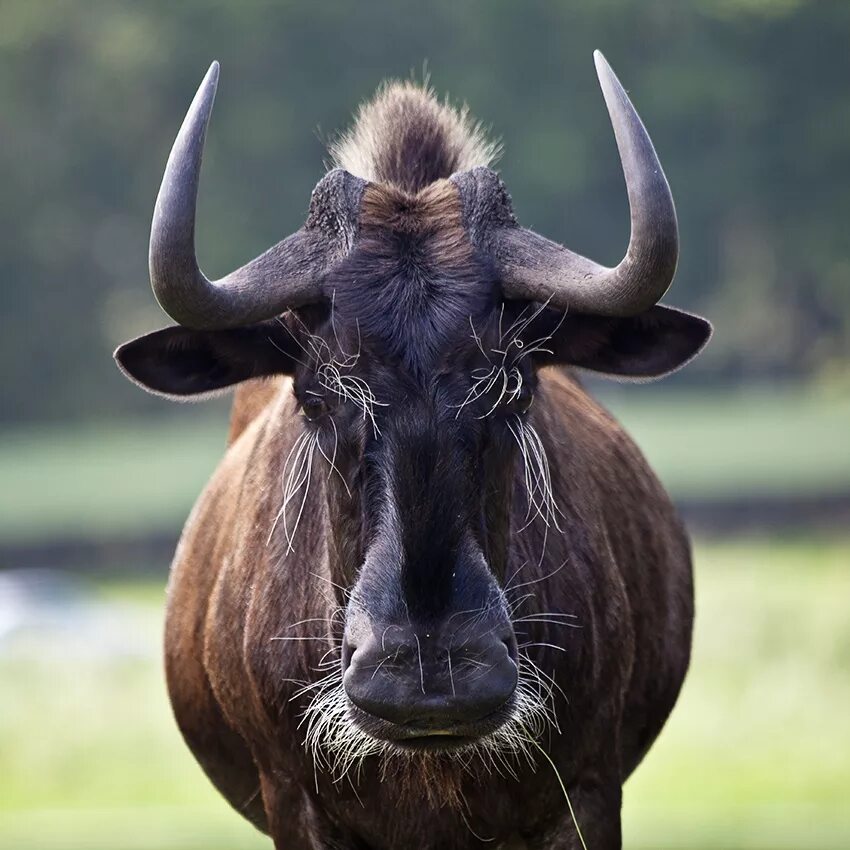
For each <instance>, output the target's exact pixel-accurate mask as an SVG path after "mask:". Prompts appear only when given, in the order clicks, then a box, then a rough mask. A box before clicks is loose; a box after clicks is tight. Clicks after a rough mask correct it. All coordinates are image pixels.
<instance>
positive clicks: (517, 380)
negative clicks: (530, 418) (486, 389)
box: [505, 369, 534, 413]
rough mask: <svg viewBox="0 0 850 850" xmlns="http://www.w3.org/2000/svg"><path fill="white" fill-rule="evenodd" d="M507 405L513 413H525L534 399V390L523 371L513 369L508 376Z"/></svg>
mask: <svg viewBox="0 0 850 850" xmlns="http://www.w3.org/2000/svg"><path fill="white" fill-rule="evenodd" d="M505 400H506V402H507V407H508V408H509V410H510V411H511V413H525V412H526V411H527V410H528V408H529V407H531V402H532V401H533V400H534V390H533V388H532V386H531V384H530V383H529V382H528V381H527V380H523V376H522V373H521V372H520V371H519V370H518V369H513V370H512V371H511V372H510V374H509V376H508V389H507V391H506V392H505Z"/></svg>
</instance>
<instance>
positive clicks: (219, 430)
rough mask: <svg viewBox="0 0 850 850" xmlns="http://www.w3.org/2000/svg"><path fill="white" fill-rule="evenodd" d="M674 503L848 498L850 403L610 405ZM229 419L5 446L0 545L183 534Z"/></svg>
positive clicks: (757, 396)
mask: <svg viewBox="0 0 850 850" xmlns="http://www.w3.org/2000/svg"><path fill="white" fill-rule="evenodd" d="M605 398H606V400H607V402H608V403H609V405H610V407H611V408H612V410H613V411H614V412H615V413H616V414H617V415H618V416H619V417H620V418H621V420H622V421H623V423H624V424H625V425H626V427H627V428H628V429H629V430H630V431H631V433H632V434H633V435H634V436H635V438H636V439H637V440H638V442H639V444H640V445H641V446H642V448H643V449H644V451H645V452H646V454H647V456H648V457H649V459H650V461H651V462H652V463H653V465H654V467H655V468H656V470H657V471H658V473H659V474H660V476H661V478H662V480H664V481H665V483H666V484H667V485H668V487H669V488H670V489H671V491H672V492H673V493H674V495H677V496H718V497H720V496H724V495H728V494H735V495H747V494H750V495H757V494H760V493H775V492H795V493H824V492H833V491H845V492H846V491H850V451H848V448H847V441H848V435H850V397H839V396H826V395H815V394H812V393H803V392H801V391H796V392H792V391H784V392H779V391H773V392H767V391H760V392H756V391H749V392H746V393H744V392H741V393H734V394H733V393H713V394H704V393H701V394H694V393H682V392H681V391H672V390H670V391H666V390H665V389H664V388H663V387H662V388H651V387H622V388H619V389H616V388H615V389H614V390H609V391H608V392H607V394H606V396H605ZM225 433H226V416H225V415H224V414H223V413H222V412H221V411H220V410H217V411H216V412H215V413H214V414H210V413H206V412H205V411H203V410H199V409H197V408H195V409H192V410H190V409H187V408H185V407H184V408H183V409H182V410H179V411H177V412H176V413H174V414H171V418H169V419H166V420H159V421H132V422H116V423H113V424H111V425H109V426H105V425H101V426H97V427H80V426H75V427H67V428H66V427H63V428H61V429H60V428H54V429H27V430H24V431H13V432H8V431H7V432H6V433H4V434H3V435H2V438H0V480H2V481H3V487H2V488H0V540H3V541H18V542H26V541H32V540H41V539H46V538H52V537H56V536H61V535H71V536H74V535H77V536H91V535H98V534H122V533H146V532H149V531H157V530H158V531H163V530H164V531H169V532H170V531H173V530H174V529H176V528H179V526H180V524H181V523H182V521H183V519H184V518H185V516H186V515H187V513H188V512H189V509H190V507H191V505H192V502H193V501H194V499H195V498H196V496H197V495H198V493H199V492H200V490H201V488H202V487H203V484H204V482H205V481H206V479H207V478H208V477H209V474H210V472H211V471H212V469H213V468H214V466H215V464H216V462H217V460H218V458H220V457H221V454H222V452H223V446H224V437H225Z"/></svg>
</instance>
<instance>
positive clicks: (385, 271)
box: [330, 180, 495, 379]
mask: <svg viewBox="0 0 850 850" xmlns="http://www.w3.org/2000/svg"><path fill="white" fill-rule="evenodd" d="M334 278H335V279H334V280H333V281H331V282H330V283H331V285H332V287H333V291H334V303H335V308H336V309H338V311H339V315H340V317H341V319H342V320H343V321H345V322H346V323H349V322H350V323H356V325H357V326H358V328H359V329H360V331H361V332H362V333H363V337H364V340H366V341H368V342H369V343H370V345H372V346H375V347H377V348H378V350H379V353H381V354H382V355H383V356H386V357H387V358H390V359H392V360H394V361H396V362H397V363H398V364H399V365H400V366H402V367H403V368H405V370H406V371H408V372H409V373H411V374H412V375H413V376H414V377H415V378H420V379H421V378H425V377H427V375H428V374H429V373H430V372H432V371H433V370H434V369H435V368H436V367H437V366H438V364H439V363H440V361H442V360H443V359H444V357H445V354H446V353H447V351H448V350H449V349H450V347H451V346H455V345H458V344H460V343H461V341H462V340H464V339H468V338H469V337H470V326H469V323H470V320H472V321H473V322H474V323H476V324H477V323H478V322H480V320H481V318H482V316H483V315H484V314H485V313H486V312H488V311H489V310H490V309H492V306H493V303H494V294H495V285H494V276H493V273H492V270H491V268H490V267H489V264H488V263H487V262H486V261H485V260H484V259H483V258H482V257H480V256H479V255H478V254H477V252H476V251H475V249H474V247H473V246H472V244H471V242H470V240H469V238H468V235H467V233H466V231H465V229H464V226H463V217H462V208H461V200H460V197H459V196H458V192H457V189H456V187H455V186H454V185H453V184H452V183H451V182H449V181H448V180H439V181H437V182H435V183H432V184H430V185H429V186H427V187H426V188H425V189H423V190H422V191H421V192H418V193H415V194H409V193H406V192H404V191H402V190H400V189H398V188H396V187H393V186H388V185H376V184H372V185H369V186H367V187H366V189H365V191H364V193H363V198H362V201H361V207H360V218H359V230H358V236H357V240H356V243H355V248H354V250H353V252H352V253H351V255H349V257H348V259H347V260H346V261H345V262H344V263H343V264H342V266H340V268H339V269H338V270H337V271H336V272H335V273H334Z"/></svg>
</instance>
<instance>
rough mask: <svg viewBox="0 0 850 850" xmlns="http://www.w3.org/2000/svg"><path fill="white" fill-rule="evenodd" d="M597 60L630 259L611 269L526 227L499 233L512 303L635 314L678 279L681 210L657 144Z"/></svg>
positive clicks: (505, 288)
mask: <svg viewBox="0 0 850 850" xmlns="http://www.w3.org/2000/svg"><path fill="white" fill-rule="evenodd" d="M593 58H594V61H595V63H596V73H597V75H598V77H599V83H600V85H601V87H602V93H603V95H604V97H605V103H606V105H607V107H608V114H609V115H610V116H611V124H612V125H613V127H614V136H615V137H616V139H617V147H618V148H619V151H620V160H621V162H622V164H623V174H624V175H625V178H626V189H627V191H628V195H629V207H630V210H631V238H630V239H629V247H628V250H627V251H626V255H625V257H624V258H623V259H622V260H621V261H620V263H619V265H617V266H615V267H614V268H607V267H606V266H602V265H599V264H598V263H595V262H594V261H593V260H589V259H587V258H586V257H582V256H581V255H579V254H575V253H573V252H572V251H569V250H568V249H567V248H564V247H562V246H561V245H558V244H557V243H555V242H552V241H550V240H549V239H546V238H544V237H542V236H539V235H538V234H536V233H534V232H533V231H531V230H526V229H525V228H521V227H507V228H504V229H500V231H499V233H498V235H496V234H493V237H494V238H492V240H491V242H490V249H491V251H492V252H493V255H494V259H495V260H496V264H497V266H498V268H499V272H500V275H501V279H502V292H503V293H504V295H505V297H507V298H523V299H529V300H533V301H539V302H547V303H548V304H550V305H551V306H552V307H556V308H559V309H561V310H567V309H569V310H574V311H576V312H580V313H594V314H597V315H603V316H632V315H636V314H638V313H642V312H643V311H644V310H647V309H649V308H650V307H651V306H652V305H653V304H655V303H656V302H657V301H659V300H660V299H661V297H662V296H663V295H664V293H665V292H666V291H667V289H668V287H669V286H670V284H671V283H672V281H673V276H674V275H675V273H676V263H677V260H678V256H679V232H678V225H677V223H676V209H675V207H674V205H673V197H672V195H671V194H670V187H669V186H668V185H667V179H666V178H665V176H664V172H663V171H662V169H661V163H659V161H658V157H657V155H656V153H655V149H654V148H653V146H652V141H651V140H650V138H649V134H648V133H647V132H646V129H645V128H644V126H643V123H642V122H641V120H640V117H639V116H638V114H637V112H636V111H635V108H634V106H632V103H631V101H630V100H629V97H628V95H627V94H626V92H625V91H624V89H623V87H622V85H620V81H619V80H618V79H617V77H616V76H615V74H614V72H613V71H612V70H611V66H610V65H609V64H608V62H607V61H606V60H605V57H604V56H603V55H602V54H601V53H600V52H599V51H598V50H597V51H595V52H594V54H593Z"/></svg>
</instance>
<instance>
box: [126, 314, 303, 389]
mask: <svg viewBox="0 0 850 850" xmlns="http://www.w3.org/2000/svg"><path fill="white" fill-rule="evenodd" d="M113 356H114V357H115V362H116V363H117V364H118V368H119V369H120V370H121V371H122V372H123V373H124V374H125V375H126V376H127V377H128V378H129V379H130V380H131V381H133V383H135V384H138V385H139V386H140V387H142V388H143V389H145V390H147V391H148V392H151V393H154V394H155V395H162V396H166V397H167V398H176V399H178V400H183V401H185V400H188V399H189V398H191V397H195V398H203V397H208V396H210V395H214V394H215V393H216V392H217V391H219V390H223V389H225V388H226V387H229V386H232V385H233V384H238V383H239V382H241V381H247V380H248V379H249V378H259V377H262V376H264V375H281V374H285V375H290V374H292V373H293V371H294V369H295V365H296V363H297V357H298V347H297V343H296V342H295V340H294V339H293V338H292V336H291V335H290V333H289V332H288V330H287V329H286V328H285V327H284V326H283V325H282V324H281V323H280V322H277V321H270V322H261V323H259V324H256V325H250V326H248V327H245V328H233V329H231V330H223V331H193V330H189V329H188V328H182V327H178V326H175V327H170V328H163V329H162V330H159V331H154V332H153V333H149V334H145V335H144V336H140V337H139V338H138V339H134V340H132V341H131V342H125V343H124V345H120V346H119V347H118V348H117V349H116V350H115V354H114V355H113Z"/></svg>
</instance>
